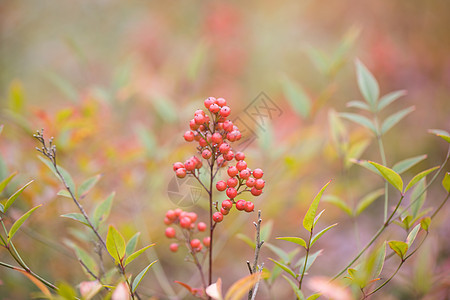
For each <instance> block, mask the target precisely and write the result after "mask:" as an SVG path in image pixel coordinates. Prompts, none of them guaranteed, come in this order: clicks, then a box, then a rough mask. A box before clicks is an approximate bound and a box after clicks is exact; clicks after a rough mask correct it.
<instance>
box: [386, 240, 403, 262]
mask: <svg viewBox="0 0 450 300" xmlns="http://www.w3.org/2000/svg"><path fill="white" fill-rule="evenodd" d="M388 245H389V247H390V248H391V249H392V250H394V252H395V253H397V255H398V256H399V257H400V258H401V259H402V260H403V259H404V258H405V255H406V251H408V244H407V243H405V242H402V241H390V242H388Z"/></svg>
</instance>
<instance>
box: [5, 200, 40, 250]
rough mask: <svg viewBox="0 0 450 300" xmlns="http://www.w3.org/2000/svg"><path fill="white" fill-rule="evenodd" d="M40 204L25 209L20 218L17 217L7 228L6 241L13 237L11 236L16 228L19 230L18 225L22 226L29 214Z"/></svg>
mask: <svg viewBox="0 0 450 300" xmlns="http://www.w3.org/2000/svg"><path fill="white" fill-rule="evenodd" d="M41 206H42V204H40V205H38V206H35V207H33V208H32V209H30V210H29V211H27V212H26V213H25V214H23V215H22V216H21V217H20V218H18V219H17V220H16V221H15V222H14V224H12V226H11V228H10V229H9V232H8V243H9V242H10V241H11V239H12V238H13V236H14V235H15V234H16V232H17V230H19V228H20V226H22V224H23V223H24V222H25V221H26V220H27V219H28V218H29V217H30V216H31V214H32V213H33V212H34V211H35V210H36V209H38V208H39V207H41Z"/></svg>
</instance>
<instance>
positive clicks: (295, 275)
mask: <svg viewBox="0 0 450 300" xmlns="http://www.w3.org/2000/svg"><path fill="white" fill-rule="evenodd" d="M269 260H271V261H272V262H274V263H275V264H276V265H277V266H279V267H280V268H282V269H283V270H284V271H286V272H287V273H288V274H289V275H291V276H292V277H293V278H297V277H298V275H297V274H295V272H294V271H293V270H292V269H291V268H290V267H288V266H287V265H285V264H283V263H282V262H279V261H276V260H274V259H272V258H269Z"/></svg>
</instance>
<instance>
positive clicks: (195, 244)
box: [191, 239, 201, 248]
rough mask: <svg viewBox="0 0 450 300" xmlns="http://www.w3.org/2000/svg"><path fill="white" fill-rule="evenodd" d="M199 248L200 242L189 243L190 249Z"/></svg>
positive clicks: (194, 240) (195, 240)
mask: <svg viewBox="0 0 450 300" xmlns="http://www.w3.org/2000/svg"><path fill="white" fill-rule="evenodd" d="M200 246H201V242H200V240H199V239H193V240H192V241H191V247H192V248H198V247H200Z"/></svg>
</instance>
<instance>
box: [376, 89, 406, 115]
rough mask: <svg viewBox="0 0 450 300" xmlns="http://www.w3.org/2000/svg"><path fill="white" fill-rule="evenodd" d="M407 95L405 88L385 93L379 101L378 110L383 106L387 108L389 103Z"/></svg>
mask: <svg viewBox="0 0 450 300" xmlns="http://www.w3.org/2000/svg"><path fill="white" fill-rule="evenodd" d="M405 95H406V91H404V90H400V91H394V92H390V93H388V94H386V95H384V96H383V97H381V98H380V101H379V102H378V107H377V111H380V110H382V109H383V108H385V107H386V106H388V105H389V104H391V103H392V102H394V101H395V100H397V99H399V98H400V97H403V96H405Z"/></svg>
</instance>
